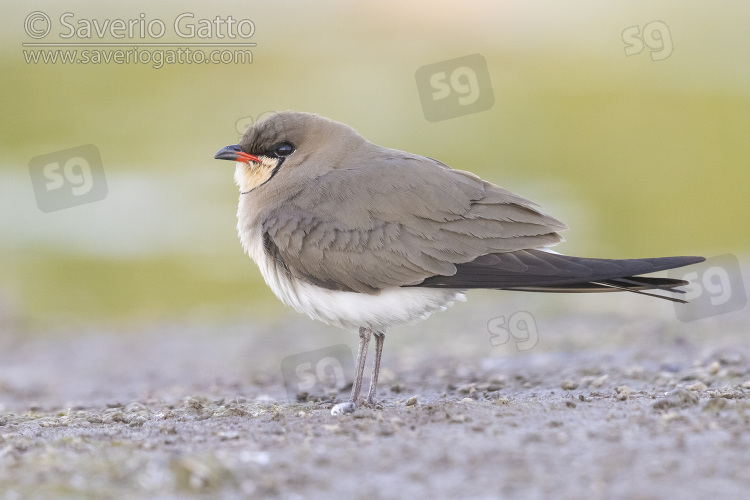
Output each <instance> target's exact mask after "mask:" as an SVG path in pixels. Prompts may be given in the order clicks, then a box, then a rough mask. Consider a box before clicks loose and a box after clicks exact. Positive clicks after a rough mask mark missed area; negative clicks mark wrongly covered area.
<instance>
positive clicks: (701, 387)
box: [685, 380, 708, 392]
mask: <svg viewBox="0 0 750 500" xmlns="http://www.w3.org/2000/svg"><path fill="white" fill-rule="evenodd" d="M685 389H687V390H688V391H696V392H702V391H705V390H706V389H708V386H707V385H706V384H704V383H703V382H701V381H700V380H699V381H698V382H695V383H693V384H690V385H686V386H685Z"/></svg>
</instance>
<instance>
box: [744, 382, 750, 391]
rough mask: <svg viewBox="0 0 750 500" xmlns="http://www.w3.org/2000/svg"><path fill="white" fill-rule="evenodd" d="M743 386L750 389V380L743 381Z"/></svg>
mask: <svg viewBox="0 0 750 500" xmlns="http://www.w3.org/2000/svg"><path fill="white" fill-rule="evenodd" d="M742 388H743V389H750V380H746V381H744V382H742Z"/></svg>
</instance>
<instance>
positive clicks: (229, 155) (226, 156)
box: [214, 144, 241, 160]
mask: <svg viewBox="0 0 750 500" xmlns="http://www.w3.org/2000/svg"><path fill="white" fill-rule="evenodd" d="M240 151H241V149H240V147H239V145H237V144H233V145H231V146H224V147H223V148H221V149H220V150H219V151H218V152H217V153H216V154H215V155H214V159H215V160H236V159H237V157H238V156H239V155H238V153H239V152H240Z"/></svg>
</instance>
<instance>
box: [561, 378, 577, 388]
mask: <svg viewBox="0 0 750 500" xmlns="http://www.w3.org/2000/svg"><path fill="white" fill-rule="evenodd" d="M560 387H562V388H563V390H566V391H573V390H575V389H577V388H578V382H576V381H574V380H570V379H566V380H563V382H562V384H560Z"/></svg>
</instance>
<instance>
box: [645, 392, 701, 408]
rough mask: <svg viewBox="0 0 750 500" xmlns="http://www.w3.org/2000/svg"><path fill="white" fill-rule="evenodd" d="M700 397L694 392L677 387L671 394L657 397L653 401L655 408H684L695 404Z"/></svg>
mask: <svg viewBox="0 0 750 500" xmlns="http://www.w3.org/2000/svg"><path fill="white" fill-rule="evenodd" d="M699 401H700V398H699V397H698V395H697V394H695V393H694V392H689V391H686V390H684V389H677V390H676V391H673V392H672V393H671V394H669V395H667V396H666V397H663V398H661V399H659V400H658V401H657V402H655V403H654V409H655V410H666V409H668V408H686V407H688V406H693V405H697V404H698V402H699Z"/></svg>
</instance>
